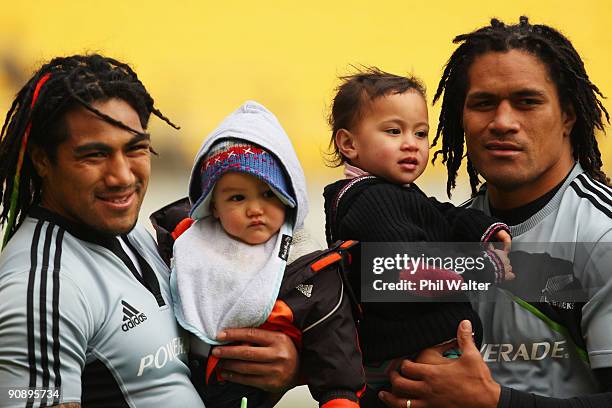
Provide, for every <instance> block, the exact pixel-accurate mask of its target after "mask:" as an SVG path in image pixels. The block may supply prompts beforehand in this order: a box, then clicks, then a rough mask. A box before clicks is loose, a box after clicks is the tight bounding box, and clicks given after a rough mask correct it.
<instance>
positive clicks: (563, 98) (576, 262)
mask: <svg viewBox="0 0 612 408" xmlns="http://www.w3.org/2000/svg"><path fill="white" fill-rule="evenodd" d="M454 42H455V43H458V44H460V45H459V47H458V48H457V49H456V50H455V52H454V53H453V55H452V56H451V58H450V59H449V61H448V63H447V65H446V68H445V70H444V74H443V76H442V79H441V81H440V84H439V86H438V90H437V92H436V95H435V97H434V102H435V101H436V100H437V99H439V98H440V97H441V96H442V94H444V96H443V98H442V108H441V113H440V123H439V126H438V131H437V135H436V138H435V139H434V144H435V143H436V141H437V140H438V139H439V138H440V137H441V139H442V149H441V152H438V153H441V154H442V157H443V163H445V164H446V166H447V169H448V184H447V190H448V193H449V194H450V191H451V190H452V189H453V188H454V187H455V180H456V177H457V172H458V169H459V167H460V165H461V162H462V160H463V157H464V146H467V153H468V154H467V171H468V174H469V177H470V184H471V187H472V192H473V195H474V196H473V198H472V199H471V200H470V201H469V202H468V203H467V205H469V206H470V207H472V208H476V209H479V210H482V211H484V212H485V213H487V214H491V215H493V216H496V217H498V218H500V219H501V220H503V221H504V222H505V223H507V224H508V225H510V229H511V232H512V235H513V237H514V239H513V242H512V245H513V249H516V248H517V247H520V248H530V247H531V248H534V247H537V244H536V243H547V244H546V245H541V246H540V247H544V248H545V251H546V252H542V253H537V254H536V253H530V254H527V255H525V254H520V253H511V256H510V259H511V261H512V265H513V270H514V271H516V274H517V279H516V281H517V282H516V284H515V285H514V286H512V284H511V285H509V286H508V287H506V288H505V289H504V288H502V289H498V290H497V292H496V294H495V297H494V299H492V300H493V302H491V299H488V302H485V301H483V299H482V298H476V299H475V301H474V303H475V309H476V310H477V311H478V313H479V315H480V317H481V319H482V323H483V326H484V336H483V337H484V338H483V346H482V349H481V352H479V351H478V350H477V349H476V348H475V346H474V343H473V340H472V334H471V332H472V328H471V325H470V324H469V322H468V321H464V322H462V323H461V325H460V327H459V328H458V332H457V338H458V343H459V346H460V348H461V349H462V350H463V356H462V357H461V358H459V359H457V360H449V359H444V358H442V357H440V355H439V353H437V352H436V350H433V349H430V350H428V352H429V353H428V354H427V355H426V356H422V358H421V361H420V362H419V363H417V362H409V361H404V362H403V364H402V367H401V373H393V374H392V375H391V382H392V385H393V394H391V393H386V392H383V393H382V394H381V395H380V397H381V398H382V399H383V400H384V401H385V402H386V403H387V404H388V405H389V406H392V407H408V408H411V407H412V408H423V407H427V408H432V407H463V408H466V407H468V408H469V407H491V408H493V407H500V408H505V407H513V408H514V407H531V408H543V407H556V408H562V407H604V406H612V392H610V391H612V279H611V278H612V266H611V265H612V189H611V188H610V179H609V178H607V177H606V175H605V174H604V173H603V171H602V161H601V154H600V151H599V148H598V145H597V140H596V139H595V130H596V129H598V130H601V131H603V130H604V124H603V117H605V119H606V120H607V121H608V122H609V115H608V112H607V111H606V109H605V107H604V106H603V104H602V102H601V100H600V98H603V95H602V94H601V92H600V91H599V89H598V88H597V87H596V86H595V85H594V84H593V83H592V82H591V81H590V80H589V77H588V75H587V73H586V71H585V68H584V64H583V62H582V60H581V58H580V56H579V55H578V53H577V52H576V50H575V49H574V47H573V46H572V44H571V43H570V41H569V40H568V39H567V38H566V37H564V36H563V35H562V34H560V33H559V32H558V31H557V30H555V29H553V28H551V27H549V26H546V25H532V24H530V23H529V21H528V19H527V18H526V17H521V18H520V22H519V24H516V25H505V24H504V23H502V22H501V21H499V20H497V19H493V20H491V25H490V26H486V27H483V28H480V29H478V30H476V31H474V32H472V33H469V34H464V35H460V36H457V37H456V38H455V40H454ZM478 175H482V176H483V177H484V179H485V180H486V183H485V184H484V185H483V186H481V188H480V189H477V187H478V186H479V183H480V181H479V178H478ZM527 243H530V244H528V245H527ZM551 243H554V244H551ZM521 244H523V245H522V246H521ZM584 248H588V249H587V250H585V249H584ZM535 252H537V251H535ZM519 255H520V256H519ZM546 257H547V259H548V261H547V262H550V264H551V265H555V268H552V269H554V271H552V272H553V274H552V275H550V276H548V275H545V273H548V272H551V270H550V269H549V270H546V268H544V269H533V268H532V269H529V268H528V267H529V264H530V262H532V261H533V260H536V259H543V258H546ZM568 265H569V268H568ZM556 266H560V268H558V269H557V268H556ZM568 270H569V273H568ZM521 274H522V275H521ZM521 279H523V280H521ZM538 281H539V283H540V284H541V286H535V282H538ZM521 282H522V287H521ZM513 284H514V282H513ZM566 288H572V289H575V290H574V292H571V293H574V294H582V295H584V298H582V297H576V298H572V297H568V296H567V295H565V296H564V297H556V296H560V295H561V294H562V293H568V292H563V289H566ZM529 292H531V293H537V294H538V297H536V298H535V299H533V298H525V297H524V295H525V294H528V293H529ZM481 353H482V356H481ZM487 364H488V365H487ZM601 391H607V392H603V393H600V394H597V393H598V392H601ZM553 397H554V398H553Z"/></svg>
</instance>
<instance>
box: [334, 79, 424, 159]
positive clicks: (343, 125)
mask: <svg viewBox="0 0 612 408" xmlns="http://www.w3.org/2000/svg"><path fill="white" fill-rule="evenodd" d="M339 79H340V80H341V81H342V83H341V84H340V85H339V86H338V88H337V89H336V96H334V100H333V102H332V108H331V113H330V115H329V118H328V123H329V126H330V128H331V130H332V134H331V140H330V142H329V148H330V150H331V152H330V153H329V154H328V156H329V159H327V162H328V165H329V166H330V167H338V166H341V165H342V164H344V163H345V162H346V158H345V157H344V156H343V155H342V153H340V150H339V149H338V146H337V145H336V132H337V131H338V130H340V129H348V130H350V129H352V128H353V127H354V126H355V125H356V124H357V123H358V121H359V119H360V118H361V117H362V115H363V113H364V111H365V110H366V108H367V107H368V105H369V104H370V103H371V102H372V101H373V100H375V99H377V98H380V97H382V96H387V95H391V94H403V93H404V92H407V91H414V92H417V93H418V94H420V95H421V96H422V97H423V99H425V86H424V85H423V83H422V82H421V81H420V80H419V79H418V78H416V77H414V76H405V77H404V76H399V75H394V74H390V73H388V72H384V71H382V70H380V69H378V68H376V67H364V68H362V69H358V71H357V72H356V73H355V74H352V75H347V76H342V77H340V78H339Z"/></svg>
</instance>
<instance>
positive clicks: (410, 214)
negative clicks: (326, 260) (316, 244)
mask: <svg viewBox="0 0 612 408" xmlns="http://www.w3.org/2000/svg"><path fill="white" fill-rule="evenodd" d="M357 189H360V190H357ZM438 205H441V206H445V207H448V206H450V207H453V206H452V204H448V205H446V204H442V203H438ZM456 210H458V212H457V213H459V212H461V213H465V214H464V215H463V219H464V220H465V225H466V228H471V227H467V225H470V222H468V221H469V219H471V218H470V214H472V213H476V214H477V215H478V216H481V218H482V217H486V216H485V215H484V214H483V213H481V212H479V211H475V210H469V211H468V210H465V209H461V208H459V209H456ZM446 211H447V212H449V211H451V210H450V209H447V210H446ZM338 214H339V215H340V216H339V218H338V221H339V223H340V225H339V228H338V231H339V238H340V239H354V240H358V241H362V242H366V243H367V242H421V243H422V245H420V246H419V249H421V248H422V250H423V252H424V253H430V254H436V252H437V254H438V255H440V252H439V251H437V250H436V248H435V247H434V246H433V243H434V242H446V241H449V240H450V239H454V238H451V230H452V226H451V225H450V224H449V223H448V222H447V220H446V218H445V217H442V216H441V215H440V212H439V211H438V210H437V209H436V208H435V207H434V206H433V205H432V204H431V200H430V199H428V198H427V197H425V196H424V195H423V194H422V193H421V192H409V191H407V190H406V189H405V187H401V186H396V185H392V184H388V183H384V184H374V185H367V186H356V187H355V191H354V194H353V195H352V196H350V197H347V198H346V199H344V198H343V200H342V202H341V204H340V208H339V211H338ZM483 219H484V218H483ZM487 219H488V217H487ZM472 224H473V223H472ZM482 225H483V226H485V224H482ZM495 225H497V224H493V225H489V224H488V223H487V224H486V228H489V229H491V227H493V228H495ZM501 226H503V227H505V228H507V226H505V224H501ZM500 228H501V227H500ZM478 233H480V234H482V233H484V231H480V230H478ZM478 239H480V236H479V237H478ZM416 252H418V251H416ZM449 255H450V254H449ZM454 255H457V256H461V255H469V256H472V257H478V256H483V257H484V258H486V259H485V262H484V265H485V268H484V269H482V270H474V271H472V272H467V273H465V274H464V275H463V278H464V280H473V281H477V282H490V283H499V282H501V281H502V280H503V263H501V261H500V259H499V257H497V256H495V254H494V253H492V252H490V251H481V250H480V249H478V251H477V252H474V253H469V254H458V253H454ZM422 278H425V277H424V276H422Z"/></svg>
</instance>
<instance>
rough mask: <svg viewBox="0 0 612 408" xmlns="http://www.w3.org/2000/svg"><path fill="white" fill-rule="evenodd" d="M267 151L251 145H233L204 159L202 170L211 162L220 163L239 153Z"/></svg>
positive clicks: (247, 153) (262, 152)
mask: <svg viewBox="0 0 612 408" xmlns="http://www.w3.org/2000/svg"><path fill="white" fill-rule="evenodd" d="M266 153H267V152H266V151H265V150H263V149H258V148H256V147H253V146H235V147H231V148H229V149H228V150H226V151H223V152H221V153H219V154H216V155H214V156H213V157H211V158H209V159H208V160H206V161H205V162H204V163H203V165H202V170H203V171H206V170H207V169H208V167H209V166H210V165H211V164H217V163H222V162H223V161H225V160H227V159H231V158H233V157H234V156H239V155H241V154H242V155H250V154H252V155H256V154H266Z"/></svg>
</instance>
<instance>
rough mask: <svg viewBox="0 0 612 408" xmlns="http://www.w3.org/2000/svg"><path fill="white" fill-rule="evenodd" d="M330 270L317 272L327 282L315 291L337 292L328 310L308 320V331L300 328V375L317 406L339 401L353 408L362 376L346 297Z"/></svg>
mask: <svg viewBox="0 0 612 408" xmlns="http://www.w3.org/2000/svg"><path fill="white" fill-rule="evenodd" d="M334 269H335V268H332V269H331V270H330V269H327V270H324V271H321V272H319V275H321V274H325V275H327V276H326V277H325V278H324V279H323V280H324V281H327V282H322V283H323V284H324V286H319V287H324V288H326V289H329V288H330V286H332V287H336V288H338V291H337V292H335V294H334V296H333V301H331V302H325V303H327V304H328V305H329V310H327V311H326V313H325V314H324V315H323V316H317V317H316V318H315V317H312V318H311V320H314V321H312V322H311V323H310V324H309V326H310V327H305V328H303V337H302V342H303V349H302V351H301V355H300V358H301V374H302V375H303V376H304V377H305V378H306V380H307V384H308V387H309V389H310V392H311V394H312V396H313V397H314V398H315V399H316V400H317V401H319V405H320V406H323V407H324V406H325V404H326V403H327V402H329V401H332V400H336V401H335V403H338V402H339V401H337V400H342V406H346V407H357V406H358V405H357V404H358V395H359V394H360V391H361V390H362V389H363V387H364V384H365V376H364V371H363V367H362V364H361V353H360V351H359V343H358V337H357V329H356V328H355V323H354V321H353V315H352V309H351V303H350V300H349V296H348V295H347V291H346V288H344V284H343V282H342V279H341V278H340V276H339V274H338V271H337V270H334ZM328 293H329V292H328ZM314 296H315V295H314V291H313V297H314ZM315 319H316V320H315ZM321 319H323V320H321ZM334 406H340V405H334Z"/></svg>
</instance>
